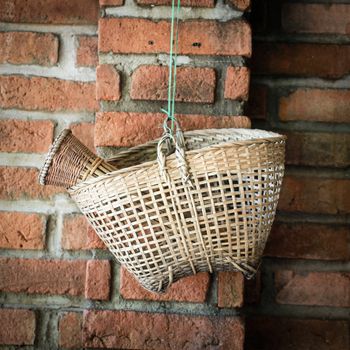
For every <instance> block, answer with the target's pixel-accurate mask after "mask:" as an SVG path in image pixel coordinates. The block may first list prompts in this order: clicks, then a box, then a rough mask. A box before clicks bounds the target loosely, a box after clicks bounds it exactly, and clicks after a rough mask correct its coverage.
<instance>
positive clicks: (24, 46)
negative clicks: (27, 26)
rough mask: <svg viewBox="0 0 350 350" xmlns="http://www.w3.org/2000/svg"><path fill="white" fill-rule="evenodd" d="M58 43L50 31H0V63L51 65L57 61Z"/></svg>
mask: <svg viewBox="0 0 350 350" xmlns="http://www.w3.org/2000/svg"><path fill="white" fill-rule="evenodd" d="M0 11H1V10H0ZM58 44H59V42H58V38H57V36H55V35H53V34H51V33H31V32H0V47H1V49H0V63H11V64H38V65H41V66H53V65H55V64H56V63H57V61H58Z"/></svg>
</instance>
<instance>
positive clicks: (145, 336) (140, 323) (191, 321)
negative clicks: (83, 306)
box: [84, 311, 244, 350]
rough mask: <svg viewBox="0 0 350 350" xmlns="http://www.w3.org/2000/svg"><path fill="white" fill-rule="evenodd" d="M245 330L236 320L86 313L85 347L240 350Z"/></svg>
mask: <svg viewBox="0 0 350 350" xmlns="http://www.w3.org/2000/svg"><path fill="white" fill-rule="evenodd" d="M243 342H244V327H243V324H242V322H241V320H240V319H239V318H237V317H232V316H230V317H225V316H222V317H217V316H209V317H208V316H205V317H204V316H187V315H175V314H160V313H158V314H154V313H153V314H152V313H143V312H134V311H87V312H86V313H85V314H84V345H85V346H86V347H104V348H122V349H146V348H147V349H152V350H170V349H174V350H175V349H193V350H195V349H198V350H199V349H204V348H208V349H209V348H218V349H231V350H238V349H240V350H242V349H243Z"/></svg>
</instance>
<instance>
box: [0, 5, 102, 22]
mask: <svg viewBox="0 0 350 350" xmlns="http://www.w3.org/2000/svg"><path fill="white" fill-rule="evenodd" d="M98 15H99V13H98V2H97V1H96V0H45V1H40V2H38V0H11V1H8V0H0V21H1V22H14V23H44V24H96V23H97V19H98Z"/></svg>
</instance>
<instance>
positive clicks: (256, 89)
mask: <svg viewBox="0 0 350 350" xmlns="http://www.w3.org/2000/svg"><path fill="white" fill-rule="evenodd" d="M267 103H268V88H267V86H265V85H260V84H259V85H258V84H252V85H250V89H249V99H248V102H247V106H246V114H247V115H248V116H249V117H250V118H253V119H266V116H267Z"/></svg>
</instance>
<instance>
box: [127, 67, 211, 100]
mask: <svg viewBox="0 0 350 350" xmlns="http://www.w3.org/2000/svg"><path fill="white" fill-rule="evenodd" d="M176 74H177V77H176V95H175V100H176V101H181V102H197V103H214V98H215V97H214V96H215V85H216V77H215V70H214V69H212V68H191V67H180V68H178V69H177V73H176ZM168 75H169V69H168V67H161V66H141V67H139V68H137V69H136V70H135V71H134V72H133V75H132V82H131V91H130V96H131V98H132V99H134V100H155V101H166V100H167V99H168Z"/></svg>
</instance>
